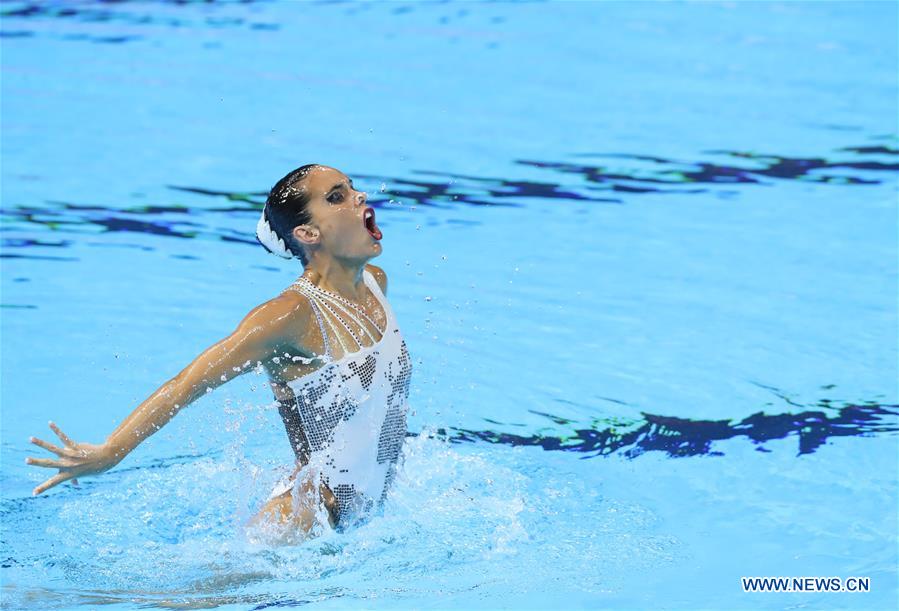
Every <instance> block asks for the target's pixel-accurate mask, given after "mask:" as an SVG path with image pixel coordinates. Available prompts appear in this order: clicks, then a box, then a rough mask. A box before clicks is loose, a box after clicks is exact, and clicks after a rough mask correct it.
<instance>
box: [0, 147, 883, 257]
mask: <svg viewBox="0 0 899 611" xmlns="http://www.w3.org/2000/svg"><path fill="white" fill-rule="evenodd" d="M871 139H872V140H875V139H877V137H872V138H871ZM705 154H707V155H708V154H712V155H719V156H723V157H725V158H727V159H728V160H730V161H731V162H732V163H724V162H719V163H712V162H709V161H705V160H696V161H692V162H691V161H679V160H674V159H667V158H663V157H658V156H652V155H632V154H621V153H605V154H600V153H597V154H589V155H574V156H573V157H578V158H580V157H596V158H605V159H616V160H618V161H617V162H616V167H615V168H612V167H611V166H609V165H608V164H606V165H599V164H587V163H573V162H570V161H552V160H518V161H515V162H513V164H512V166H511V168H512V169H513V170H514V169H515V167H527V168H529V169H530V172H529V173H530V174H534V172H537V173H545V174H546V175H547V177H546V179H544V180H538V179H535V178H534V177H533V176H528V177H527V178H525V177H515V176H509V177H497V176H475V175H471V174H453V173H448V172H444V171H439V170H410V172H409V175H406V176H380V175H372V174H364V173H356V172H350V173H351V175H353V176H354V177H356V178H357V179H359V180H360V181H361V182H363V184H364V183H367V185H365V186H366V187H368V188H369V190H370V191H371V193H370V196H371V197H370V199H369V203H370V205H372V206H373V207H375V208H377V209H386V211H387V213H386V214H382V215H380V216H379V218H378V222H379V224H382V226H389V225H390V223H391V222H392V221H393V220H396V219H398V218H399V217H398V216H396V215H409V214H410V213H412V212H414V211H415V209H416V208H419V207H420V208H426V209H428V210H433V211H437V210H453V209H455V208H457V207H459V206H468V207H470V206H476V207H485V206H486V207H493V208H521V207H525V206H529V205H534V204H536V203H539V202H552V203H558V204H559V205H560V206H570V205H579V206H582V205H584V204H588V205H589V204H596V205H623V204H634V203H637V201H639V197H640V196H641V195H643V194H656V195H658V194H669V193H677V194H681V195H684V194H688V195H689V194H697V195H698V196H702V197H705V198H708V197H709V195H708V194H709V193H710V192H712V191H714V192H715V195H717V196H718V197H728V198H731V197H734V196H736V195H739V192H740V191H739V190H740V189H746V188H756V187H757V186H759V185H765V184H771V183H773V182H775V181H803V182H809V183H819V184H826V185H837V186H840V187H846V186H862V187H864V186H868V185H875V184H882V183H884V182H886V181H888V180H892V181H896V180H897V178H899V163H896V162H895V161H893V159H892V158H894V157H896V156H897V155H899V150H897V149H896V148H892V147H891V146H888V145H882V144H876V145H861V146H847V147H843V148H840V149H837V150H835V151H834V152H833V154H832V155H831V157H832V158H831V159H826V158H824V157H808V158H798V157H782V156H777V155H773V154H767V155H763V154H757V153H749V152H739V151H707V152H706V153H705ZM378 185H382V188H381V190H380V191H378V190H377V186H378ZM372 187H375V189H372ZM168 188H169V189H171V190H172V191H174V192H177V193H180V194H183V196H184V197H186V198H188V201H189V204H184V203H180V202H179V203H158V204H144V203H140V204H136V205H130V206H129V205H124V206H103V205H98V204H90V203H76V202H67V201H56V200H48V201H46V202H44V203H43V204H32V203H23V204H18V205H16V204H9V203H8V198H7V201H6V202H4V206H3V207H2V208H0V215H2V216H3V220H4V225H5V234H6V236H9V237H7V238H6V239H4V241H3V248H4V251H8V250H11V249H16V250H20V249H21V250H25V249H27V250H30V251H31V252H34V250H38V249H40V248H43V247H57V246H61V247H66V246H70V245H72V244H73V242H74V240H73V238H74V237H75V236H79V235H85V234H88V235H91V236H94V237H96V236H98V235H110V234H142V235H145V236H159V237H166V238H178V239H182V240H187V239H195V238H199V239H212V240H217V241H222V242H232V243H237V244H246V245H248V246H251V247H253V248H257V247H258V244H257V242H256V238H255V235H254V234H253V231H254V230H255V226H256V219H257V217H258V214H259V212H260V211H261V210H262V208H263V206H264V204H265V198H266V195H267V192H266V191H227V190H221V189H214V188H208V187H201V186H187V185H168ZM363 188H365V187H363ZM709 201H715V200H714V199H710V200H709ZM428 221H429V222H432V223H438V222H443V223H445V224H446V225H447V226H448V227H449V228H460V229H464V227H465V226H466V225H470V224H477V223H478V221H477V220H470V219H469V220H459V219H452V218H448V217H445V218H440V217H437V219H433V218H430V219H428ZM18 231H25V232H28V233H30V234H33V233H35V232H38V233H40V232H43V231H46V232H48V233H53V234H55V235H54V238H57V237H59V236H60V234H64V235H65V237H66V238H68V239H65V240H62V241H59V240H57V241H56V242H55V243H51V242H49V241H47V240H37V239H34V238H33V237H31V236H29V237H28V238H21V237H13V235H12V232H18ZM115 244H116V245H118V246H133V247H137V248H142V249H145V250H153V246H147V245H146V244H129V243H127V242H123V241H122V240H121V238H118V239H116V241H115ZM90 245H91V246H97V245H99V244H98V243H97V241H96V240H94V241H93V242H92V243H91V244H90ZM0 256H2V257H7V258H15V257H18V258H21V257H23V256H25V255H16V254H7V252H4V254H3V255H0ZM28 256H29V257H30V258H37V257H38V256H56V255H53V254H51V253H38V254H30V253H29V255H28Z"/></svg>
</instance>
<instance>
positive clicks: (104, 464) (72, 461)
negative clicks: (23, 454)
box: [25, 422, 118, 495]
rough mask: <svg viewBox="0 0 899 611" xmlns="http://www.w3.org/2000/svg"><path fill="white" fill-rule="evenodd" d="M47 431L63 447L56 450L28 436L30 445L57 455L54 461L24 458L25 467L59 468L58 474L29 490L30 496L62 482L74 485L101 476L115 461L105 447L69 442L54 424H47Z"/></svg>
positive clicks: (52, 446)
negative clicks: (78, 478)
mask: <svg viewBox="0 0 899 611" xmlns="http://www.w3.org/2000/svg"><path fill="white" fill-rule="evenodd" d="M49 424H50V428H51V429H53V432H54V433H56V435H57V436H58V437H59V438H60V440H62V442H63V444H64V446H63V447H61V448H60V447H58V446H55V445H53V444H52V443H47V442H46V441H43V440H41V439H38V438H37V437H31V438H30V439H29V441H30V442H31V443H33V444H34V445H37V446H40V447H42V448H44V449H45V450H49V451H51V452H53V453H54V454H56V455H57V456H59V458H58V459H55V458H31V457H30V456H29V457H28V458H26V459H25V462H26V463H27V464H29V465H37V466H38V467H48V468H51V469H59V473H57V474H56V475H54V476H53V477H51V478H50V479H48V480H47V481H45V482H44V483H42V484H41V485H40V486H38V487H37V488H35V489H34V490H33V491H32V495H38V494H40V493H42V492H44V491H45V490H47V489H49V488H52V487H53V486H55V485H57V484H61V483H62V482H64V481H67V480H72V483H73V484H75V485H77V484H78V480H77V479H76V478H77V477H79V476H82V475H93V474H95V473H102V472H103V471H106V470H108V469H110V468H112V467H114V466H115V464H116V463H117V462H118V460H116V459H115V457H114V455H113V453H112V452H110V450H109V448H108V447H107V446H106V445H104V444H100V445H95V444H92V443H76V442H74V441H72V440H71V439H70V438H69V436H68V435H66V434H65V433H63V432H62V431H61V430H60V428H59V427H58V426H56V424H54V423H53V422H50V423H49Z"/></svg>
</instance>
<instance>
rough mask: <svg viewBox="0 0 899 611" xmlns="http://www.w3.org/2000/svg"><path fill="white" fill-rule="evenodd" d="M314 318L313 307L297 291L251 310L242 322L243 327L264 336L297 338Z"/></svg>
mask: <svg viewBox="0 0 899 611" xmlns="http://www.w3.org/2000/svg"><path fill="white" fill-rule="evenodd" d="M312 316H314V313H313V311H312V305H311V304H310V303H309V300H308V299H307V298H306V297H304V296H303V295H301V294H299V293H298V292H296V291H292V290H285V291H284V292H282V293H281V294H280V295H278V296H276V297H274V298H272V299H269V300H268V301H266V302H264V303H261V304H259V305H258V306H256V307H255V308H253V309H252V310H250V312H249V313H248V314H247V315H246V316H245V317H244V319H243V320H242V321H241V326H242V327H244V328H245V329H247V330H255V331H259V332H261V333H263V334H264V335H270V336H281V337H286V336H294V337H295V336H296V335H297V333H298V332H300V333H302V331H303V330H304V329H305V328H306V327H307V326H308V324H307V322H308V321H309V320H310V318H311V317H312Z"/></svg>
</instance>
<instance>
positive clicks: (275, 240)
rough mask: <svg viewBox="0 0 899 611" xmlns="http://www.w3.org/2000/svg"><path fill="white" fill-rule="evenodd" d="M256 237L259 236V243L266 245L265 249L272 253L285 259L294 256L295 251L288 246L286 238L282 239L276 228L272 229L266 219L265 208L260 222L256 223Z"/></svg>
mask: <svg viewBox="0 0 899 611" xmlns="http://www.w3.org/2000/svg"><path fill="white" fill-rule="evenodd" d="M256 238H258V240H259V243H260V244H262V245H263V246H265V249H266V250H268V251H269V252H270V253H272V254H275V255H278V256H279V257H284V258H285V259H293V258H294V256H293V253H292V252H290V249H289V248H287V244H285V243H284V240H283V239H281V238H280V237H279V236H278V234H277V233H275V230H274V229H272V226H271V225H269V224H268V221H267V220H266V219H265V210H263V211H262V215H261V216H260V217H259V222H258V223H256Z"/></svg>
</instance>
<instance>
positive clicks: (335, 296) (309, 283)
mask: <svg viewBox="0 0 899 611" xmlns="http://www.w3.org/2000/svg"><path fill="white" fill-rule="evenodd" d="M299 281H301V282H303V283H304V284H306V285H307V286H309V287H310V288H312V289H314V290H316V291H318V292H319V293H321V294H323V295H326V296H328V297H331V298H332V299H336V300H337V301H339V302H340V303H342V304H344V305H347V306H349V307H351V308H353V309H354V310H356V311H357V312H358V313H359V314H361V315H362V316H363V317H365V319H366V320H367V321H368V322H370V323H371V326H373V327H374V328H375V329H377V330H378V332H379V333H380V334H381V335H383V334H384V333H385V331H386V329H385V330H382V329H381V327H380V326H379V325H378V323H376V322H375V321H374V320H372V318H371V316H369V315H368V314H367V313H366V312H365V310H363V309H362V307H361V306H359V304H356V303H353V302H352V301H349V300H348V299H346V298H345V297H343V296H342V295H338V294H337V293H332V292H331V291H329V290H327V289H323V288H321V287H320V286H318V285H316V284H313V283H312V281H311V280H309V279H308V278H305V277H303V276H300V278H299ZM384 313H385V314H386V313H387V312H386V311H385V312H384ZM363 327H364V325H363ZM367 331H368V330H367V329H366V332H367ZM368 335H369V337H371V338H372V339H375V338H374V336H373V335H372V334H371V333H369V334H368Z"/></svg>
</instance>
